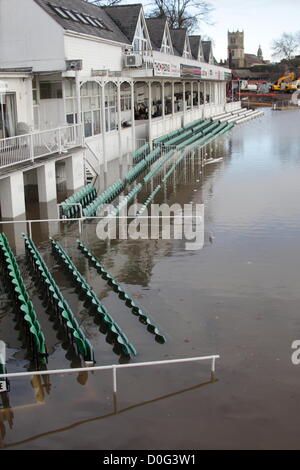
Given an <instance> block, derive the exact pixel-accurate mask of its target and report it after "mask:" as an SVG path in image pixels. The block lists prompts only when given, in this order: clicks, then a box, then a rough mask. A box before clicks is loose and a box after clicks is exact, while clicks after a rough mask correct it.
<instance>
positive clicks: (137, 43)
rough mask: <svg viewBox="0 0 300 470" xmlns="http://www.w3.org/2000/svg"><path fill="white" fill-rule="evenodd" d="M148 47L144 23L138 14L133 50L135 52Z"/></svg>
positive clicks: (141, 16)
mask: <svg viewBox="0 0 300 470" xmlns="http://www.w3.org/2000/svg"><path fill="white" fill-rule="evenodd" d="M149 49H150V44H149V39H148V33H147V29H146V23H145V20H144V17H143V15H142V14H140V17H139V20H138V23H137V27H136V31H135V36H134V40H133V50H134V51H136V52H145V51H148V50H149Z"/></svg>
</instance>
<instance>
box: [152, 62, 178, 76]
mask: <svg viewBox="0 0 300 470" xmlns="http://www.w3.org/2000/svg"><path fill="white" fill-rule="evenodd" d="M154 75H155V76H156V77H180V70H179V68H178V67H177V65H173V64H168V63H166V62H157V61H154Z"/></svg>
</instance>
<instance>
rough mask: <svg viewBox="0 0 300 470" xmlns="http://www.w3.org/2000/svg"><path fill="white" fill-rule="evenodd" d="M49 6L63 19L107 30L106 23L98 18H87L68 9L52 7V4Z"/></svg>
mask: <svg viewBox="0 0 300 470" xmlns="http://www.w3.org/2000/svg"><path fill="white" fill-rule="evenodd" d="M49 5H50V7H51V8H52V10H54V11H55V13H56V14H57V15H59V16H60V17H61V18H64V19H65V20H73V21H76V22H80V23H83V24H87V25H91V26H95V27H96V28H102V29H106V26H105V25H104V23H102V21H101V20H99V19H98V18H94V17H91V16H87V15H84V14H83V13H79V12H77V11H74V10H67V8H62V7H58V6H55V5H52V4H51V3H49Z"/></svg>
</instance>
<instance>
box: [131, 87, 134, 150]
mask: <svg viewBox="0 0 300 470" xmlns="http://www.w3.org/2000/svg"><path fill="white" fill-rule="evenodd" d="M130 87H131V139H132V151H133V152H134V151H135V113H134V82H132V83H131V84H130Z"/></svg>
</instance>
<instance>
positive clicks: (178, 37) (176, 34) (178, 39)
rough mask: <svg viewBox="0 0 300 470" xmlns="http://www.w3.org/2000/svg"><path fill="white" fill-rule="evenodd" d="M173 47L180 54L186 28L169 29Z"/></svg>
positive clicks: (182, 49)
mask: <svg viewBox="0 0 300 470" xmlns="http://www.w3.org/2000/svg"><path fill="white" fill-rule="evenodd" d="M170 34H171V39H172V44H173V47H175V49H176V51H177V52H178V53H179V55H181V56H182V54H183V51H184V46H185V42H186V38H187V30H186V29H170Z"/></svg>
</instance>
